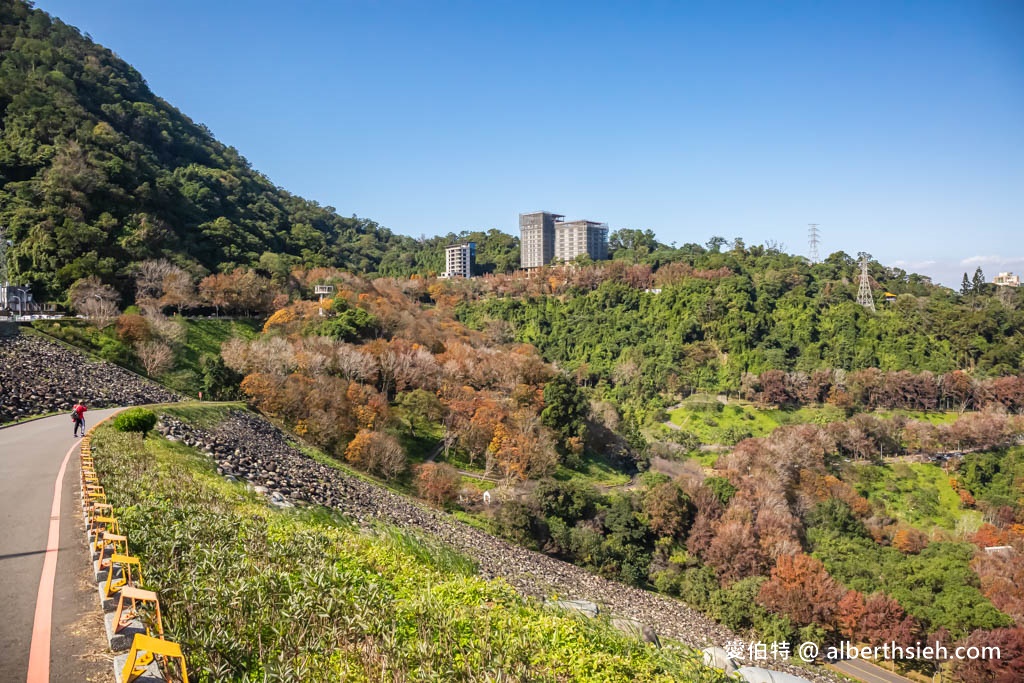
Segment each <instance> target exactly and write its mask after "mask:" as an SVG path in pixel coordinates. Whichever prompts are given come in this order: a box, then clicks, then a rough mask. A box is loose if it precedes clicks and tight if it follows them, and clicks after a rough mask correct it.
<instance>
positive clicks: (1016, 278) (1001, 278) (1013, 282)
mask: <svg viewBox="0 0 1024 683" xmlns="http://www.w3.org/2000/svg"><path fill="white" fill-rule="evenodd" d="M992 282H994V283H995V284H997V285H1001V286H1003V287H1020V275H1014V274H1013V273H999V275H996V276H995V277H994V278H992Z"/></svg>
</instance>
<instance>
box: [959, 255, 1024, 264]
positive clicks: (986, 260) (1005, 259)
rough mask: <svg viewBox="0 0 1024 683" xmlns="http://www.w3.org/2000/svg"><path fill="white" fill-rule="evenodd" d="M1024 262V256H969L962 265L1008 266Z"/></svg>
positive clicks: (961, 262)
mask: <svg viewBox="0 0 1024 683" xmlns="http://www.w3.org/2000/svg"><path fill="white" fill-rule="evenodd" d="M1020 263H1024V256H969V257H967V258H965V259H963V260H962V261H960V265H961V266H1008V265H1014V264H1020Z"/></svg>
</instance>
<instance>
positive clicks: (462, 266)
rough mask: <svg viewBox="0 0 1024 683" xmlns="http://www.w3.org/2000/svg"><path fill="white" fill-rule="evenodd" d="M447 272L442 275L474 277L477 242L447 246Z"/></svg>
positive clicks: (445, 251)
mask: <svg viewBox="0 0 1024 683" xmlns="http://www.w3.org/2000/svg"><path fill="white" fill-rule="evenodd" d="M444 253H445V259H444V260H445V266H446V269H445V272H444V273H442V275H441V277H473V271H474V270H476V242H462V243H460V244H450V245H448V246H447V247H445V250H444Z"/></svg>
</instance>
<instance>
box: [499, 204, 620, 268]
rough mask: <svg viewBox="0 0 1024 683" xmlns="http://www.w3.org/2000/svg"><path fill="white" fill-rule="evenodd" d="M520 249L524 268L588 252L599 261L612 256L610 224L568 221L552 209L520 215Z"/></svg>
mask: <svg viewBox="0 0 1024 683" xmlns="http://www.w3.org/2000/svg"><path fill="white" fill-rule="evenodd" d="M519 234H520V239H519V252H520V257H519V259H520V263H521V264H522V267H523V268H540V267H541V266H543V265H547V264H548V263H551V261H553V260H559V261H572V260H573V259H575V258H576V257H578V256H582V255H583V254H587V255H589V256H590V258H592V259H594V260H595V261H603V260H604V259H607V258H608V224H607V223H597V222H595V221H586V220H581V221H568V222H567V221H566V220H565V216H563V215H561V214H557V213H551V212H549V211H537V212H534V213H521V214H519Z"/></svg>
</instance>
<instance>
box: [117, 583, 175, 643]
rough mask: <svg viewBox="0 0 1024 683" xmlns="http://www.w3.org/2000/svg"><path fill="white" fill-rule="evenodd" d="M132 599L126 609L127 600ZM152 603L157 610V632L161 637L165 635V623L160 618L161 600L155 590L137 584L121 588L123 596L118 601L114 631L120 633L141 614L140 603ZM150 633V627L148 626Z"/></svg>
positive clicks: (147, 629) (147, 630)
mask: <svg viewBox="0 0 1024 683" xmlns="http://www.w3.org/2000/svg"><path fill="white" fill-rule="evenodd" d="M126 599H127V600H129V601H131V606H130V607H128V608H127V609H125V604H124V603H125V600H126ZM147 602H149V603H152V604H153V607H154V609H155V610H156V633H157V636H158V637H160V638H163V637H164V624H163V620H162V619H161V618H160V600H159V599H158V598H157V595H156V593H154V592H153V591H147V590H143V589H142V588H136V587H135V586H125V587H124V588H122V589H121V597H120V598H118V601H117V609H116V610H115V611H114V633H120V632H121V630H122V629H123V628H124V627H125V626H127V625H128V624H129V623H130V622H131V621H132V619H135V618H136V617H138V616H139V603H147ZM146 632H147V634H149V627H148V626H147V627H146Z"/></svg>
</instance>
